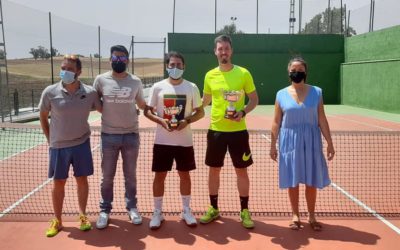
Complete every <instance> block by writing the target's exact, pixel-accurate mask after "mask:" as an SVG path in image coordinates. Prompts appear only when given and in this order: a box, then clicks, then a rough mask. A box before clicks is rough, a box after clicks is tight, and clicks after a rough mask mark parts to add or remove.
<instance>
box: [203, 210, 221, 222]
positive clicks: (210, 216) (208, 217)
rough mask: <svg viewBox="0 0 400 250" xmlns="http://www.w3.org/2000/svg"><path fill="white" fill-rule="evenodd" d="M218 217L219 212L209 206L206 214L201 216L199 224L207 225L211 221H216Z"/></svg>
mask: <svg viewBox="0 0 400 250" xmlns="http://www.w3.org/2000/svg"><path fill="white" fill-rule="evenodd" d="M218 217H219V210H218V209H215V208H214V207H213V206H210V207H209V208H208V210H207V211H206V213H205V214H204V215H203V216H201V218H200V223H202V224H207V223H210V222H211V221H213V220H216V219H217V218H218Z"/></svg>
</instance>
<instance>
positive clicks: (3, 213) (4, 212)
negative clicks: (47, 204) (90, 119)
mask: <svg viewBox="0 0 400 250" xmlns="http://www.w3.org/2000/svg"><path fill="white" fill-rule="evenodd" d="M99 147H100V144H99V145H97V146H96V147H94V148H93V149H92V153H93V152H94V151H95V150H96V149H98V148H99ZM52 180H53V178H48V179H47V180H46V181H44V182H43V183H42V184H40V185H39V186H37V187H36V188H35V189H33V190H32V191H30V192H29V193H27V194H26V195H24V196H23V197H22V198H21V199H19V200H18V201H16V202H15V203H14V204H12V205H11V206H9V207H8V208H7V209H5V210H4V211H3V212H1V213H0V218H1V217H3V216H5V215H6V214H8V213H10V212H11V210H13V209H14V208H16V207H17V206H18V205H20V204H21V203H22V202H24V201H25V200H26V199H28V198H29V197H30V196H32V195H33V194H35V193H36V192H38V191H39V190H40V189H42V188H43V187H44V186H46V185H47V184H49V183H50V182H51V181H52Z"/></svg>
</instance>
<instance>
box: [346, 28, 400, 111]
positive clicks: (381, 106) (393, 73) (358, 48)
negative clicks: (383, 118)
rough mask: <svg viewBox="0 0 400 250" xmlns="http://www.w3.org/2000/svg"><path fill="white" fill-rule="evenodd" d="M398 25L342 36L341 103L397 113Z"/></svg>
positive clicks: (399, 104)
mask: <svg viewBox="0 0 400 250" xmlns="http://www.w3.org/2000/svg"><path fill="white" fill-rule="evenodd" d="M399 40H400V26H395V27H392V28H388V29H383V30H379V31H375V32H372V33H367V34H362V35H358V36H354V37H349V38H346V39H345V63H343V64H342V103H343V104H346V105H351V106H357V107H363V108H368V109H374V110H382V111H386V112H392V113H400V98H399V94H400V77H399V73H400V46H399Z"/></svg>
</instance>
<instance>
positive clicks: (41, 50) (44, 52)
mask: <svg viewBox="0 0 400 250" xmlns="http://www.w3.org/2000/svg"><path fill="white" fill-rule="evenodd" d="M51 52H52V54H53V56H56V55H60V53H58V50H57V49H56V48H52V49H51ZM29 54H31V55H32V56H33V58H35V60H36V59H38V58H42V59H49V58H50V57H51V55H50V52H49V50H48V49H47V48H45V47H43V46H38V47H37V48H36V49H35V48H31V50H30V51H29Z"/></svg>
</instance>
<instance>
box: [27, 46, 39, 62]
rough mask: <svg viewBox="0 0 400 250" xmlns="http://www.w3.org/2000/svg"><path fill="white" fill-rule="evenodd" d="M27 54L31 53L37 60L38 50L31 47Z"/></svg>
mask: <svg viewBox="0 0 400 250" xmlns="http://www.w3.org/2000/svg"><path fill="white" fill-rule="evenodd" d="M29 54H32V56H33V58H34V59H35V60H37V59H38V57H39V51H38V50H37V49H35V48H31V50H30V51H29Z"/></svg>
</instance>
